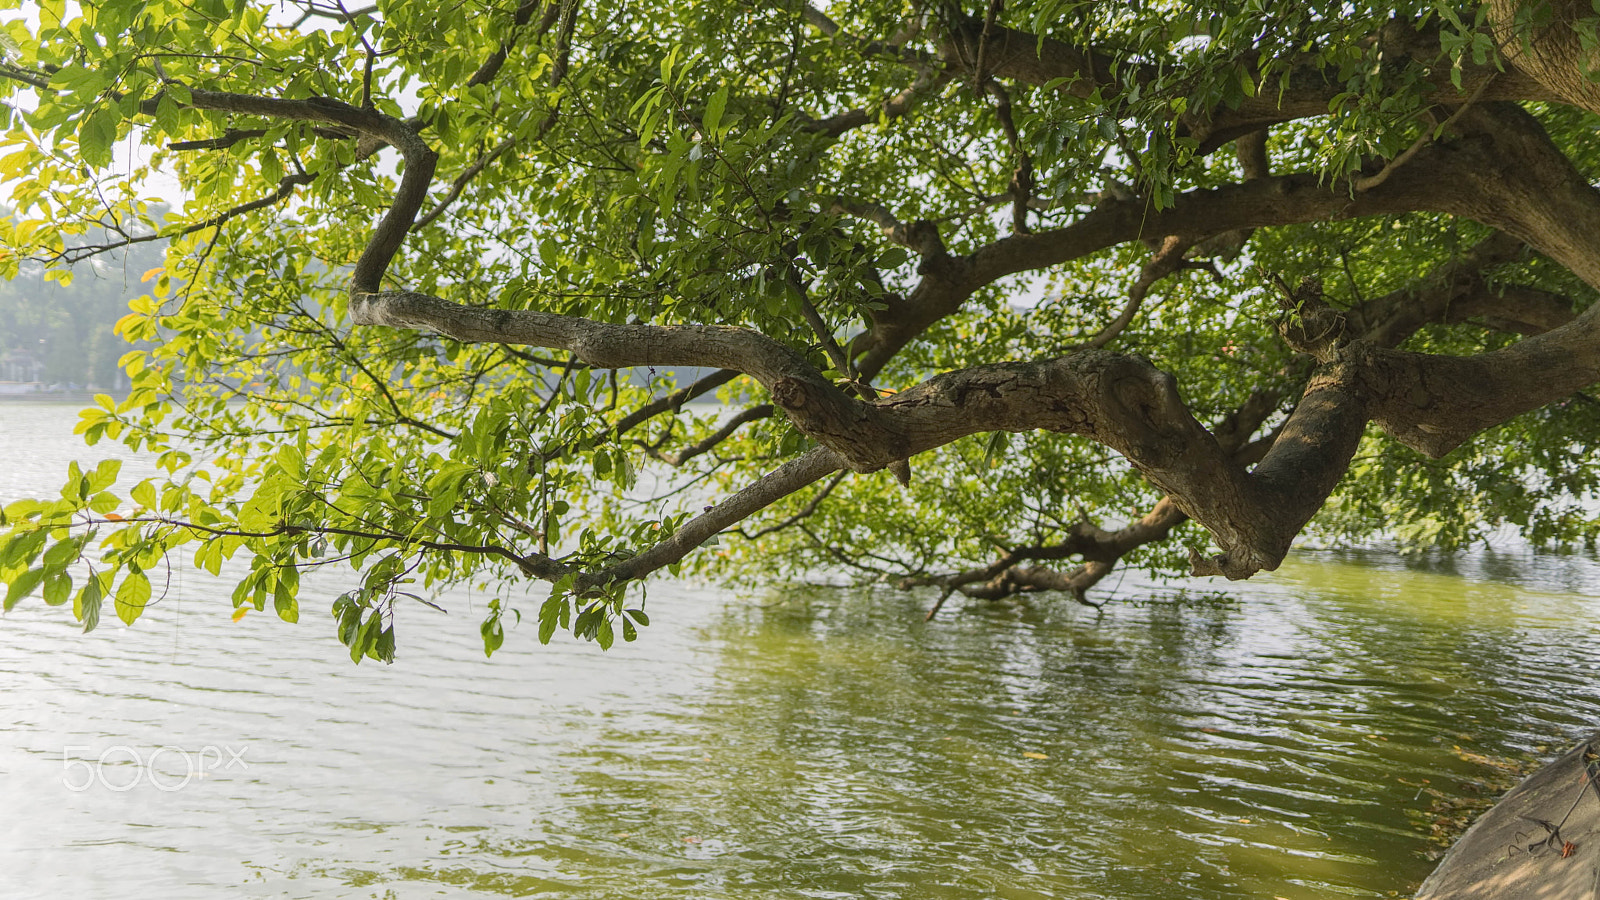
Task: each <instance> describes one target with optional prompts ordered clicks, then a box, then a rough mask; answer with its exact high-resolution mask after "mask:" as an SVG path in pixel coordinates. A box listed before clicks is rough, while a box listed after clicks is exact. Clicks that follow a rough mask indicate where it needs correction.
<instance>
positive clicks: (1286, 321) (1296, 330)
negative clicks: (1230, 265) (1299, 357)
mask: <svg viewBox="0 0 1600 900" xmlns="http://www.w3.org/2000/svg"><path fill="white" fill-rule="evenodd" d="M1273 281H1274V283H1275V284H1276V285H1277V287H1278V291H1279V293H1280V295H1281V296H1280V297H1279V298H1278V305H1279V306H1280V307H1282V308H1283V310H1284V313H1285V315H1284V318H1283V320H1282V321H1281V322H1279V323H1278V333H1279V334H1281V335H1283V340H1284V343H1286V344H1288V345H1289V347H1290V348H1291V349H1293V350H1295V351H1297V352H1300V353H1304V354H1306V355H1308V356H1311V357H1312V358H1314V359H1316V360H1317V361H1318V362H1322V363H1329V362H1333V361H1334V360H1336V359H1338V358H1339V350H1340V348H1342V347H1343V346H1344V345H1345V344H1346V343H1347V342H1348V334H1347V332H1348V331H1349V327H1348V322H1347V321H1346V319H1345V315H1344V313H1342V312H1340V311H1338V310H1336V309H1334V308H1333V307H1331V306H1329V305H1328V304H1327V302H1326V301H1324V300H1323V299H1322V283H1321V282H1320V281H1318V280H1316V279H1315V278H1302V279H1301V280H1300V284H1299V285H1297V286H1295V287H1293V288H1290V287H1289V286H1288V285H1287V284H1285V283H1284V281H1283V279H1282V278H1281V277H1277V276H1274V278H1273Z"/></svg>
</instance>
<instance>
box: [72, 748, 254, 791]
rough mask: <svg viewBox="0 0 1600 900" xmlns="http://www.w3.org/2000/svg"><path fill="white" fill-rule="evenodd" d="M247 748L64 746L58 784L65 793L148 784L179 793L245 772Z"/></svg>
mask: <svg viewBox="0 0 1600 900" xmlns="http://www.w3.org/2000/svg"><path fill="white" fill-rule="evenodd" d="M247 749H248V748H246V747H239V748H237V749H235V748H233V747H216V746H211V745H207V746H204V747H200V748H198V749H195V750H189V749H185V748H183V747H156V748H154V749H153V750H149V751H147V752H145V753H140V752H139V750H138V748H135V747H128V746H125V745H122V744H118V745H116V746H114V747H107V748H106V749H104V750H102V751H100V753H99V754H98V755H95V754H94V750H93V749H92V748H89V747H66V748H64V749H63V750H62V751H61V768H62V769H63V770H64V774H63V775H62V776H61V783H62V784H63V785H64V786H65V787H66V789H67V790H69V791H87V790H89V789H90V788H92V787H102V788H105V789H106V790H108V791H117V792H119V793H120V792H122V791H131V790H133V789H134V788H135V787H137V786H138V785H139V784H140V783H141V782H144V781H149V782H150V785H151V786H152V787H154V788H155V789H156V790H158V791H180V790H183V789H184V788H186V787H188V786H189V782H190V781H191V780H193V779H196V778H209V777H211V776H212V775H214V774H216V773H217V772H226V771H229V770H231V769H238V770H239V771H244V770H246V769H249V768H250V764H249V763H247V762H245V759H244V754H245V751H246V750H247Z"/></svg>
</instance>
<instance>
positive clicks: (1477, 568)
mask: <svg viewBox="0 0 1600 900" xmlns="http://www.w3.org/2000/svg"><path fill="white" fill-rule="evenodd" d="M14 411H16V412H15V414H14ZM0 417H3V421H4V422H5V424H6V427H5V428H4V429H3V430H0V456H3V455H5V454H24V455H26V457H27V460H28V462H27V464H26V466H22V465H18V466H12V467H10V468H9V469H4V467H0V500H4V499H7V498H10V497H15V496H18V495H20V494H21V493H23V492H25V491H27V490H41V489H49V488H50V487H51V485H52V484H53V483H54V482H56V481H57V480H59V472H60V468H61V466H62V465H63V464H64V460H65V459H66V458H69V457H70V456H72V455H73V454H74V453H75V452H77V450H76V449H75V448H74V446H73V445H72V444H71V443H70V441H68V440H66V439H65V438H64V433H65V432H67V431H69V430H70V422H71V421H72V418H73V417H72V414H71V413H70V411H66V412H65V413H63V411H62V410H60V409H55V410H53V411H52V410H51V408H48V407H19V408H13V407H0ZM30 417H31V418H30ZM19 435H26V436H25V437H19ZM96 449H99V448H96ZM90 455H92V451H90ZM25 468H26V469H27V470H28V471H27V472H26V473H24V472H23V470H24V469H25ZM34 470H38V471H39V472H42V473H43V477H42V478H40V476H39V475H38V474H37V473H36V472H35V471H34ZM7 479H8V480H7ZM1435 562H1436V563H1437V561H1435ZM1455 564H1456V565H1458V566H1459V567H1460V568H1461V569H1462V570H1463V572H1462V573H1460V574H1458V573H1453V572H1449V571H1446V570H1444V568H1443V567H1442V566H1441V565H1438V564H1435V565H1432V566H1423V567H1419V566H1418V565H1417V564H1416V563H1412V564H1407V563H1405V562H1404V561H1401V560H1397V559H1395V558H1393V557H1387V556H1369V557H1365V558H1362V557H1357V556H1349V555H1344V556H1333V555H1326V554H1317V555H1308V556H1305V557H1302V558H1301V559H1299V560H1298V561H1296V562H1293V563H1291V564H1289V565H1286V566H1285V567H1284V569H1283V570H1282V571H1281V572H1279V573H1277V574H1275V575H1274V576H1272V577H1271V578H1270V579H1265V580H1259V581H1257V582H1252V583H1251V584H1250V585H1248V586H1246V587H1245V588H1243V589H1242V590H1240V591H1239V592H1238V593H1237V594H1236V595H1235V596H1236V602H1231V601H1218V600H1216V599H1214V598H1209V597H1207V596H1205V595H1195V596H1184V595H1179V596H1174V595H1173V594H1172V593H1171V592H1170V591H1168V592H1166V593H1165V594H1164V595H1163V594H1158V593H1157V592H1156V591H1155V590H1154V589H1151V588H1148V587H1145V588H1131V587H1130V585H1132V584H1133V582H1134V579H1133V578H1132V577H1130V578H1129V579H1128V580H1127V582H1125V583H1124V586H1123V593H1124V594H1125V595H1126V597H1127V599H1125V600H1123V601H1120V602H1117V603H1114V604H1113V605H1112V606H1110V607H1109V608H1108V609H1107V610H1106V611H1105V612H1104V613H1103V614H1096V613H1094V612H1093V611H1090V610H1086V609H1081V608H1078V607H1075V606H1066V605H1063V606H1048V605H1039V606H1033V607H1015V606H1008V607H991V606H987V605H982V604H974V605H971V606H968V607H966V608H954V607H950V608H947V609H946V611H945V612H944V613H943V614H941V616H940V617H939V618H938V619H936V620H935V621H934V622H931V623H924V622H923V621H922V620H921V619H922V616H921V613H922V610H923V609H924V608H925V604H926V603H927V602H928V600H929V598H927V597H914V596H907V595H903V594H898V593H893V592H874V591H791V592H785V593H772V594H768V595H764V596H760V597H740V596H734V595H731V594H728V593H726V592H722V591H719V590H715V589H711V588H697V587H693V586H688V587H686V586H682V585H679V586H661V587H658V588H656V589H654V590H652V593H651V599H650V603H651V604H652V610H651V612H652V615H653V620H654V621H655V623H656V624H655V625H654V626H652V627H651V628H650V629H647V630H646V632H645V633H644V635H643V636H642V639H641V641H640V642H639V643H638V644H634V645H625V646H619V647H618V648H616V649H614V650H613V651H611V652H610V653H608V654H601V653H600V652H599V651H598V650H597V649H596V648H594V647H593V646H591V645H587V644H578V643H573V642H571V641H568V642H565V643H562V642H559V641H558V643H557V644H555V645H552V646H550V647H539V646H537V642H536V640H535V637H534V634H533V629H532V628H525V629H522V630H521V631H520V632H518V633H514V634H512V635H511V636H510V637H509V639H508V641H507V643H506V647H505V649H504V650H502V651H501V652H500V653H499V654H497V655H496V657H495V659H494V660H493V661H492V662H491V661H485V660H484V659H483V657H482V652H481V648H480V647H479V645H478V643H477V634H476V622H475V620H474V613H475V612H476V611H479V610H481V606H482V602H483V598H481V597H473V596H471V595H469V594H467V593H465V592H462V593H458V594H453V595H450V596H447V597H446V598H444V599H445V604H446V606H447V607H448V608H449V609H450V610H451V613H450V614H449V615H441V614H439V613H436V612H434V611H432V610H429V609H427V608H425V607H422V606H420V605H418V606H417V607H416V608H414V609H408V610H405V611H404V613H403V616H402V618H401V620H400V622H399V626H398V628H399V631H400V638H401V653H400V657H399V660H398V661H397V663H396V664H395V665H394V666H392V667H387V668H385V667H381V666H374V665H371V664H366V665H362V666H360V667H355V666H351V665H350V663H349V661H348V658H347V657H345V655H344V652H343V648H341V647H340V646H339V645H338V643H337V642H336V640H335V639H334V637H333V631H332V623H331V620H324V619H323V618H322V617H321V616H319V615H317V614H316V612H315V610H316V609H317V608H318V602H317V601H316V600H314V599H312V598H313V597H314V596H317V595H318V594H320V595H321V596H323V597H324V598H325V599H326V600H327V601H328V602H331V599H332V597H333V596H334V595H336V594H337V593H339V591H341V590H343V589H344V586H343V584H342V583H341V582H340V581H339V580H338V579H337V578H326V577H325V578H324V579H323V580H322V581H320V582H315V583H311V585H310V591H311V592H312V593H311V594H310V595H308V597H307V598H306V599H305V600H304V602H303V608H304V609H305V610H306V611H307V612H306V615H305V621H304V622H303V623H302V624H301V625H299V626H288V625H284V624H282V623H279V622H276V621H275V620H272V619H271V617H270V616H259V617H258V616H256V615H254V614H252V615H249V616H246V617H245V618H244V620H243V621H241V622H239V623H233V622H231V621H230V620H229V618H228V612H229V610H228V608H227V607H228V603H227V601H226V600H225V599H224V595H223V594H221V593H220V591H219V589H218V587H217V586H216V584H215V583H214V582H211V581H210V580H208V579H205V578H203V577H202V576H199V575H196V574H195V573H193V572H176V573H175V575H174V583H173V588H172V590H171V591H170V593H169V595H168V597H167V598H166V599H165V600H164V601H163V602H162V603H161V604H160V605H158V606H157V607H156V608H154V609H153V610H152V611H151V613H150V614H149V615H147V617H146V619H145V620H143V621H141V623H140V625H139V626H138V627H137V628H135V629H132V630H124V629H122V628H121V627H120V625H116V624H115V623H112V625H110V626H102V628H101V630H100V631H98V632H96V633H94V634H92V635H88V636H79V635H77V634H76V633H75V630H74V627H73V626H72V625H71V624H70V622H68V621H67V617H66V616H64V615H63V614H61V613H60V612H59V611H56V610H48V609H45V608H44V607H43V606H42V605H41V604H40V603H38V601H36V600H35V601H32V602H29V603H27V604H25V605H24V606H22V607H19V608H18V609H17V610H16V611H14V612H13V613H11V614H10V615H8V616H6V617H5V618H4V620H3V621H0V689H3V693H0V810H4V812H5V815H4V816H0V872H4V873H5V875H4V876H3V881H4V883H5V884H6V885H7V891H6V892H4V893H7V894H8V896H9V892H10V891H17V892H19V893H17V896H41V897H45V896H48V897H57V896H67V895H74V894H76V895H83V896H105V895H110V894H112V893H113V892H115V893H116V894H117V895H119V896H128V897H163V898H184V897H196V898H201V897H205V898H209V897H215V896H218V895H219V894H223V893H224V892H226V895H243V896H261V897H269V896H270V897H277V896H285V895H287V896H306V897H311V896H315V897H400V898H409V897H440V896H444V897H510V896H537V897H547V896H571V897H584V898H774V897H778V898H790V897H796V898H799V897H804V898H833V897H838V898H847V897H848V898H855V897H884V898H971V897H999V898H1117V900H1130V898H1167V897H1174V896H1182V897H1186V898H1189V897H1193V898H1258V897H1284V898H1294V900H1301V898H1305V900H1310V898H1325V897H1332V896H1352V897H1381V896H1389V895H1390V892H1396V891H1397V892H1402V893H1403V892H1405V891H1407V890H1409V889H1410V888H1412V887H1414V886H1415V885H1416V884H1417V882H1419V881H1420V880H1421V878H1422V877H1423V876H1424V875H1425V874H1426V873H1427V871H1428V869H1429V867H1430V866H1431V863H1430V862H1429V861H1428V860H1427V858H1426V857H1425V856H1424V852H1425V851H1426V850H1427V849H1428V847H1427V844H1426V841H1425V838H1424V836H1423V835H1422V834H1421V832H1419V831H1418V830H1417V829H1416V828H1415V826H1414V825H1413V824H1412V823H1411V821H1410V819H1409V818H1408V816H1407V812H1408V810H1410V811H1415V810H1419V809H1421V808H1423V807H1424V806H1426V804H1427V802H1428V800H1427V798H1426V797H1425V796H1421V795H1420V794H1419V791H1418V786H1419V785H1421V784H1422V783H1423V782H1424V780H1427V782H1428V783H1429V784H1433V785H1440V786H1445V787H1446V788H1447V789H1449V788H1453V786H1454V785H1455V784H1456V783H1458V782H1462V781H1469V780H1472V779H1474V778H1476V777H1478V776H1479V775H1481V771H1480V770H1478V769H1477V768H1476V767H1475V766H1474V765H1472V764H1471V763H1469V762H1465V761H1463V760H1462V759H1461V758H1460V757H1459V756H1458V754H1457V753H1456V752H1454V750H1453V748H1454V747H1456V746H1460V747H1462V748H1464V749H1468V750H1471V751H1472V752H1476V753H1482V754H1487V755H1507V754H1510V755H1521V754H1528V753H1536V752H1540V747H1541V746H1543V745H1546V744H1550V743H1553V742H1559V741H1561V740H1564V739H1565V738H1567V737H1571V736H1575V735H1577V734H1578V733H1580V732H1582V731H1584V730H1586V729H1588V728H1590V727H1592V726H1593V724H1594V723H1595V722H1597V721H1600V687H1597V681H1600V680H1597V678H1596V672H1595V668H1596V665H1597V661H1600V652H1597V651H1600V646H1597V645H1600V638H1597V637H1596V635H1595V634H1594V630H1593V629H1592V628H1591V627H1590V625H1589V623H1590V622H1591V621H1592V620H1593V619H1594V617H1595V613H1596V603H1595V601H1594V600H1593V599H1591V598H1590V597H1587V596H1584V593H1590V594H1592V593H1594V591H1593V587H1594V585H1596V584H1597V583H1600V582H1597V579H1596V577H1595V569H1594V567H1593V566H1592V563H1590V562H1588V561H1586V560H1583V559H1579V558H1535V559H1530V558H1524V557H1521V556H1517V557H1515V558H1512V557H1510V556H1507V555H1505V554H1501V555H1499V556H1495V555H1491V554H1484V555H1480V556H1477V557H1473V558H1471V559H1468V560H1466V561H1464V562H1463V561H1457V562H1456V563H1455ZM1463 574H1465V575H1466V576H1469V577H1468V578H1463V577H1462V575H1463ZM1163 597H1164V599H1163ZM163 748H166V749H163ZM208 748H214V750H215V755H206V753H207V752H208ZM108 751H109V753H108ZM157 751H161V752H160V753H157ZM185 754H187V755H185ZM225 754H226V755H225ZM153 755H154V756H157V757H158V760H157V761H156V762H152V761H151V757H152V756H153ZM135 756H137V759H138V763H137V764H136V762H135V759H134V757H135ZM230 758H235V759H236V762H237V764H236V765H232V766H224V765H222V764H221V763H222V762H223V761H225V760H229V759H230ZM186 763H187V768H186ZM191 770H198V771H191ZM200 775H204V776H205V777H199V776H200ZM152 777H153V778H154V781H153V782H152ZM136 778H137V779H138V780H137V782H135V779H136ZM85 783H87V784H88V787H87V789H84V790H72V788H73V787H79V786H82V785H84V784H85ZM129 784H132V787H131V788H129V789H127V790H118V789H117V788H120V787H123V786H127V785H129ZM175 786H176V787H175Z"/></svg>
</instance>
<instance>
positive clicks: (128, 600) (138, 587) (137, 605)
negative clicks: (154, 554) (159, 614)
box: [115, 569, 150, 625]
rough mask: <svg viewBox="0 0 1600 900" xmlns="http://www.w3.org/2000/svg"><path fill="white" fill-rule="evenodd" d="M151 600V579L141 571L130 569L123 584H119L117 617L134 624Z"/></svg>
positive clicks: (126, 623)
mask: <svg viewBox="0 0 1600 900" xmlns="http://www.w3.org/2000/svg"><path fill="white" fill-rule="evenodd" d="M149 600H150V579H149V578H147V577H145V574H144V573H143V572H141V571H138V570H134V569H130V570H129V571H128V573H127V574H126V575H124V576H123V577H122V584H120V585H118V586H117V599H116V604H115V606H116V610H117V618H119V619H121V620H122V622H123V624H124V625H132V624H133V623H134V621H136V620H137V619H138V618H139V617H140V616H141V615H143V614H144V607H145V604H146V603H148V602H149Z"/></svg>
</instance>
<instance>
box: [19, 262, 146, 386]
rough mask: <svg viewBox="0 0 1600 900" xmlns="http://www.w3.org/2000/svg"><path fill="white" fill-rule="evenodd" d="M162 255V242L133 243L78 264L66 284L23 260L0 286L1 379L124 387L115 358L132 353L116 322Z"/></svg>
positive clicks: (34, 264) (123, 314)
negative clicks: (119, 380) (119, 332)
mask: <svg viewBox="0 0 1600 900" xmlns="http://www.w3.org/2000/svg"><path fill="white" fill-rule="evenodd" d="M165 250H166V244H165V242H164V241H153V242H150V243H143V244H134V245H133V246H131V247H130V248H127V249H126V250H123V251H119V252H117V253H114V254H108V255H105V256H103V257H96V258H94V259H92V260H88V261H85V262H83V263H80V264H78V265H76V266H74V267H73V269H72V272H71V277H70V278H67V279H61V278H59V277H54V278H51V279H49V280H47V279H46V278H45V268H44V266H42V265H40V264H38V263H34V262H24V263H23V264H22V266H21V268H20V271H19V272H18V274H17V276H16V277H15V278H13V279H11V280H9V281H0V381H17V380H31V378H37V379H38V380H40V381H43V382H45V383H46V384H60V385H75V386H79V387H90V386H92V387H94V388H96V389H99V390H109V389H114V388H117V387H119V383H118V375H119V373H118V371H117V360H118V359H120V358H121V357H122V354H124V353H126V352H127V351H128V350H130V349H133V348H132V347H131V346H130V345H129V344H128V343H127V342H126V341H124V340H123V339H122V338H121V337H120V336H118V335H117V334H116V331H115V328H116V324H117V320H119V319H121V318H122V317H123V316H125V315H127V314H128V301H129V300H131V299H132V298H134V297H137V296H139V295H140V294H143V293H145V291H146V287H147V286H146V285H145V284H143V282H142V279H143V278H144V276H145V275H146V274H147V273H150V272H151V271H152V270H154V269H157V268H158V267H160V266H161V265H162V264H163V255H164V253H165ZM58 271H59V270H58ZM30 375H31V377H30ZM123 381H126V379H123Z"/></svg>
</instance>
